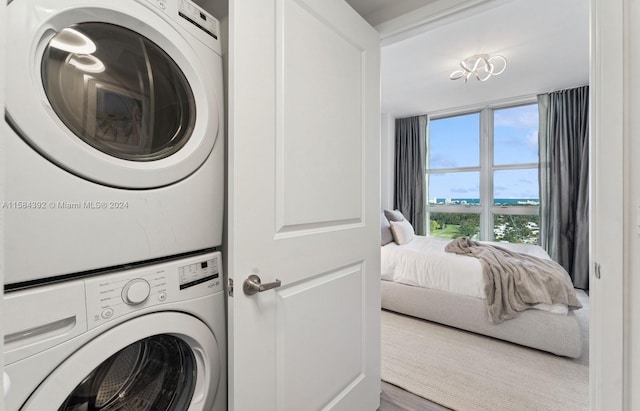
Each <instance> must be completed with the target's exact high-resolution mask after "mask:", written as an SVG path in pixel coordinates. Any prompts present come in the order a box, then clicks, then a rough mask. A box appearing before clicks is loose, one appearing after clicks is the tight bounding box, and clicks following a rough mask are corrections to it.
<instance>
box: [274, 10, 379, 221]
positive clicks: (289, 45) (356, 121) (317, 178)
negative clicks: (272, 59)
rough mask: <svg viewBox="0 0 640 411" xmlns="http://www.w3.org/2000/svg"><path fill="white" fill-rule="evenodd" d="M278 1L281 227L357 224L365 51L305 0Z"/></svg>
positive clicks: (278, 141) (277, 81)
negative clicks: (302, 0) (303, 0)
mask: <svg viewBox="0 0 640 411" xmlns="http://www.w3.org/2000/svg"><path fill="white" fill-rule="evenodd" d="M279 3H280V4H279V6H280V7H283V10H281V12H282V13H283V18H281V19H278V20H277V22H278V24H277V26H278V27H277V35H278V36H279V37H278V39H279V43H278V44H277V46H276V47H277V50H276V53H277V61H276V65H277V68H276V72H277V76H278V77H277V80H276V86H277V88H278V90H277V92H278V94H277V97H276V98H277V99H278V101H277V107H278V114H279V117H278V119H277V125H276V139H277V153H278V154H280V155H279V156H277V157H278V158H277V169H278V180H277V186H276V192H277V193H279V198H278V200H279V201H278V207H277V216H278V222H277V224H278V231H279V232H282V231H289V230H299V229H304V228H305V227H310V226H313V227H328V226H334V225H336V224H342V223H345V222H358V223H359V222H361V220H362V204H363V192H362V188H363V185H362V176H363V169H362V166H363V158H362V157H363V153H362V147H363V139H364V136H363V131H364V130H363V114H364V113H363V111H362V110H361V107H360V104H361V102H362V97H363V95H362V90H363V81H364V78H365V73H364V69H365V67H366V66H365V65H364V56H363V53H364V50H363V48H362V46H360V45H358V44H354V43H353V40H352V39H350V38H348V37H346V35H345V34H343V33H342V32H340V30H339V28H337V27H335V26H333V25H332V22H331V21H327V20H325V19H324V18H323V16H322V15H319V14H318V13H317V12H313V11H312V10H309V9H308V8H306V6H305V5H304V4H303V3H300V2H296V1H281V2H279ZM303 39H304V41H303ZM336 63H338V64H336ZM310 73H313V77H311V76H310ZM311 159H312V161H309V160H311Z"/></svg>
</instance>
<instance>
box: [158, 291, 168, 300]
mask: <svg viewBox="0 0 640 411" xmlns="http://www.w3.org/2000/svg"><path fill="white" fill-rule="evenodd" d="M166 299H167V293H165V292H164V291H161V292H160V293H159V294H158V301H164V300H166Z"/></svg>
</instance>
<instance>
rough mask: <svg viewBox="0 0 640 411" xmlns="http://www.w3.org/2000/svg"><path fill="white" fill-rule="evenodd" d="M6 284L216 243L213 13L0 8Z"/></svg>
mask: <svg viewBox="0 0 640 411" xmlns="http://www.w3.org/2000/svg"><path fill="white" fill-rule="evenodd" d="M7 23H8V24H7V25H8V27H7V28H6V33H7V35H8V38H11V41H10V42H7V47H6V51H7V56H8V58H7V59H6V62H7V66H6V75H7V82H6V111H5V121H7V123H8V124H9V126H10V128H11V130H12V131H11V132H10V133H9V135H8V136H7V137H6V138H5V141H4V148H5V158H6V165H5V170H4V172H5V176H6V187H5V196H4V197H5V200H6V201H5V202H4V203H2V209H3V210H2V211H3V212H4V213H5V217H6V218H5V222H6V223H5V239H6V242H5V244H6V250H5V256H6V267H5V284H8V285H9V288H12V287H13V286H16V287H17V286H20V285H32V284H33V283H37V282H38V281H41V280H43V279H51V278H55V277H59V276H69V275H74V274H78V273H85V272H90V271H92V270H98V269H104V268H107V267H115V266H118V265H121V264H127V263H132V262H140V261H150V260H153V259H156V258H161V257H167V256H174V255H180V254H182V253H188V252H193V251H197V250H206V249H209V248H213V247H216V246H219V245H220V244H221V241H222V219H223V204H224V203H223V197H224V147H223V143H224V137H223V83H222V60H221V56H220V40H219V38H218V31H219V28H218V22H217V21H216V19H215V18H213V17H212V16H211V15H210V14H208V13H207V12H206V11H205V10H203V9H202V8H200V7H199V6H197V5H195V4H194V3H191V2H190V1H188V0H149V1H147V0H126V1H110V0H92V1H91V2H89V3H88V2H86V1H83V0H13V1H12V2H10V3H9V5H8V6H7Z"/></svg>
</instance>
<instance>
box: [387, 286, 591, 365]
mask: <svg viewBox="0 0 640 411" xmlns="http://www.w3.org/2000/svg"><path fill="white" fill-rule="evenodd" d="M381 293H382V308H384V309H387V310H390V311H395V312H398V313H402V314H406V315H410V316H413V317H418V318H422V319H425V320H429V321H433V322H437V323H440V324H444V325H448V326H451V327H456V328H460V329H463V330H466V331H471V332H474V333H478V334H482V335H486V336H489V337H494V338H498V339H500V340H505V341H509V342H512V343H516V344H520V345H524V346H527V347H531V348H536V349H539V350H543V351H548V352H551V353H553V354H556V355H562V356H565V357H571V358H577V357H579V356H580V354H581V352H582V336H581V331H580V325H579V323H578V320H577V318H576V316H575V315H574V314H573V312H572V311H569V313H568V314H567V315H560V314H553V313H549V312H545V311H540V310H534V309H531V310H526V311H523V312H521V313H520V315H519V316H518V317H517V318H514V319H512V320H507V321H505V322H503V323H501V324H497V325H496V324H492V323H491V322H489V316H488V314H487V307H486V302H485V300H483V299H481V298H475V297H467V296H460V295H455V294H450V293H447V292H443V291H438V290H431V289H428V288H421V287H415V286H411V285H405V284H400V283H394V282H391V281H384V280H382V284H381Z"/></svg>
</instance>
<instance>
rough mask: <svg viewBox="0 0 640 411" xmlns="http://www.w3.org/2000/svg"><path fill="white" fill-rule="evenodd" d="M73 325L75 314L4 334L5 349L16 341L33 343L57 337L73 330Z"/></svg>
mask: <svg viewBox="0 0 640 411" xmlns="http://www.w3.org/2000/svg"><path fill="white" fill-rule="evenodd" d="M75 326H76V316H75V315H74V316H72V317H68V318H64V319H62V320H58V321H54V322H51V323H48V324H44V325H40V326H38V327H33V328H29V329H27V330H21V331H18V332H15V333H12V334H7V335H5V336H4V344H5V349H6V350H7V351H9V350H11V345H13V344H14V343H18V342H19V343H20V345H25V344H27V343H34V342H38V341H42V340H46V339H49V338H53V337H57V336H59V335H63V334H66V333H68V332H69V331H71V330H73V328H74V327H75Z"/></svg>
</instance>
